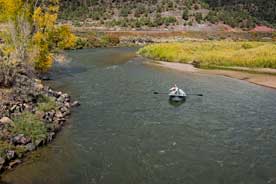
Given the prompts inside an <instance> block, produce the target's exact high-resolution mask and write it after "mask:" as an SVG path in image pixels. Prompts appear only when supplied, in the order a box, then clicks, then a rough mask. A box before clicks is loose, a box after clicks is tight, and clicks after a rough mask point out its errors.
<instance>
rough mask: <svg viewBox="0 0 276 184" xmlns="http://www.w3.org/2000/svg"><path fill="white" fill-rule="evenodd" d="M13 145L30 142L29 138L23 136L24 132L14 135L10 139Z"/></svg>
mask: <svg viewBox="0 0 276 184" xmlns="http://www.w3.org/2000/svg"><path fill="white" fill-rule="evenodd" d="M11 142H12V143H13V144H14V145H18V144H19V145H26V144H28V143H29V142H31V138H27V137H25V136H24V134H19V135H16V136H15V137H13V138H12V141H11Z"/></svg>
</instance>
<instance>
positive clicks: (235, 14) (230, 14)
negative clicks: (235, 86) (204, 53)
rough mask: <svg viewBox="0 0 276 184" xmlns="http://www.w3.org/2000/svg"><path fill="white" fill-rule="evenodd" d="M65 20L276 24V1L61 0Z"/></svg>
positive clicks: (146, 24)
mask: <svg viewBox="0 0 276 184" xmlns="http://www.w3.org/2000/svg"><path fill="white" fill-rule="evenodd" d="M61 3H62V6H61V16H60V17H61V19H63V20H71V21H72V22H73V24H75V25H76V26H79V25H81V24H86V25H88V26H105V27H125V28H144V27H148V28H164V27H173V26H175V27H177V26H192V25H194V24H201V23H213V24H216V23H224V24H227V25H230V26H231V27H236V28H242V29H252V28H254V27H255V26H256V25H259V24H261V25H268V26H273V25H276V1H275V0H270V1H267V0H61Z"/></svg>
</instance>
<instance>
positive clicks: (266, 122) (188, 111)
mask: <svg viewBox="0 0 276 184" xmlns="http://www.w3.org/2000/svg"><path fill="white" fill-rule="evenodd" d="M135 52H136V49H132V48H114V49H90V50H80V51H72V52H69V55H70V57H71V58H72V60H73V61H72V62H70V63H67V64H66V65H65V66H62V67H57V68H56V72H55V76H54V77H55V81H52V82H51V85H52V86H54V87H55V88H56V89H61V90H63V91H66V92H68V93H70V94H71V95H72V96H73V97H74V98H75V99H77V100H79V101H80V102H81V104H82V105H81V107H79V108H77V109H75V110H74V112H73V115H72V116H71V119H70V122H68V125H67V126H66V128H65V129H64V131H62V132H61V133H60V134H59V136H58V137H57V139H56V140H55V141H54V143H53V144H51V145H49V146H48V147H45V148H42V149H40V150H38V151H37V152H36V153H35V154H34V155H32V156H31V158H30V159H28V161H27V162H25V163H24V164H23V165H21V166H19V167H17V168H16V170H15V171H13V172H10V173H7V174H6V175H5V176H4V177H3V180H4V181H5V182H7V183H12V184H94V183H97V184H267V183H276V92H275V90H272V89H268V88H264V87H260V86H256V85H254V84H250V83H247V82H244V81H239V80H235V79H230V78H226V77H221V76H211V75H200V74H186V73H180V72H176V71H173V70H168V69H162V68H158V67H153V66H149V65H145V64H143V62H142V61H143V59H141V58H137V57H136V56H135ZM174 83H176V84H178V85H179V86H180V87H182V88H184V89H185V90H186V91H187V92H190V93H198V92H199V93H203V94H204V97H194V96H190V97H189V98H188V99H187V101H186V103H184V104H182V105H180V106H173V105H171V104H170V103H169V102H168V99H167V96H166V95H154V94H152V90H158V91H160V92H163V91H165V92H166V91H167V89H168V88H169V87H170V86H171V85H172V84H174Z"/></svg>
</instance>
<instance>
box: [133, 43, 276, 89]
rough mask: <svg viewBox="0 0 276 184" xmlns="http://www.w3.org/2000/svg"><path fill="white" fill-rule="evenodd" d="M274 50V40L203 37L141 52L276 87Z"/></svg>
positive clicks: (168, 60) (180, 67)
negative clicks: (216, 39)
mask: <svg viewBox="0 0 276 184" xmlns="http://www.w3.org/2000/svg"><path fill="white" fill-rule="evenodd" d="M275 51H276V44H275V43H273V42H248V41H246V42H233V41H227V42H226V41H203V42H184V43H162V44H153V45H148V46H145V47H144V48H141V49H140V50H139V51H138V53H139V54H140V55H142V56H144V57H147V58H151V59H154V60H162V61H167V62H171V63H185V64H191V65H193V66H194V67H196V68H200V69H196V68H194V67H191V66H189V65H181V64H178V65H177V66H176V65H175V64H169V63H168V64H167V63H164V62H161V66H164V67H168V68H172V69H177V70H181V71H193V72H201V73H209V74H217V75H225V76H228V77H233V78H238V79H242V80H247V81H249V82H252V83H256V84H259V85H264V86H267V87H273V88H276V79H275V76H274V75H275V74H276V70H275V68H276V52H275ZM159 64H160V62H159ZM204 69H212V70H209V71H208V70H204Z"/></svg>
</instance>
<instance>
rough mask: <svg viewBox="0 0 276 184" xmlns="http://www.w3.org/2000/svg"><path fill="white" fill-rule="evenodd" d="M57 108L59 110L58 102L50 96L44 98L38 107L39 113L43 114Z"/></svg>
mask: <svg viewBox="0 0 276 184" xmlns="http://www.w3.org/2000/svg"><path fill="white" fill-rule="evenodd" d="M56 108H57V104H56V101H55V100H54V99H53V98H51V97H48V96H42V98H41V101H40V102H39V103H38V106H37V109H38V111H42V112H48V111H50V110H53V109H56Z"/></svg>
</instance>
